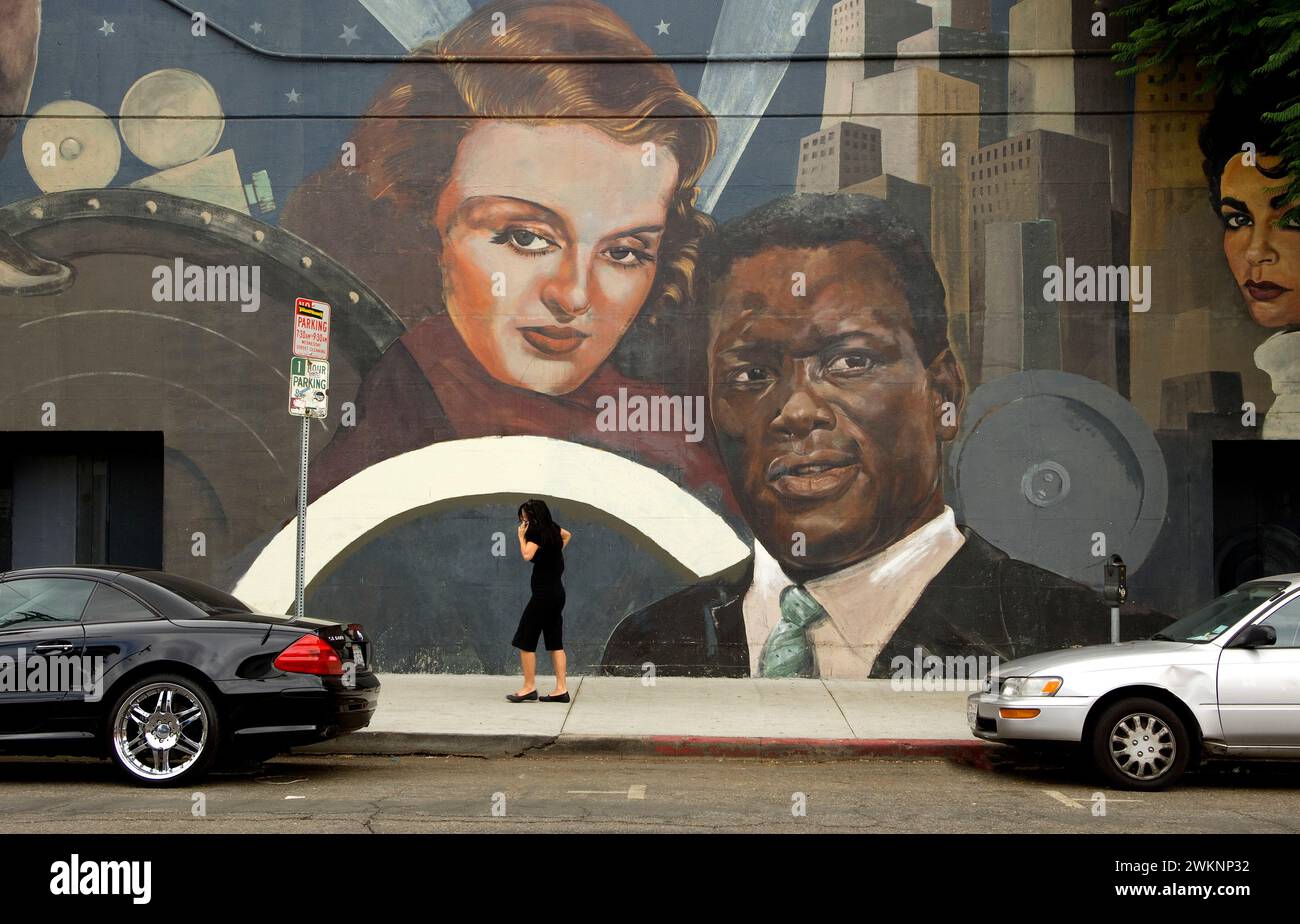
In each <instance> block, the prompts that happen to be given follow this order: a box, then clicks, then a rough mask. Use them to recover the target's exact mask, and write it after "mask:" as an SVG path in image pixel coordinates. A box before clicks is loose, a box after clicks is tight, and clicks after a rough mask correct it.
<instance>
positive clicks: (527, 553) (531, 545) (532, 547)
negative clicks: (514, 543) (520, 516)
mask: <svg viewBox="0 0 1300 924" xmlns="http://www.w3.org/2000/svg"><path fill="white" fill-rule="evenodd" d="M527 532H528V524H527V523H520V524H519V554H520V555H522V556H524V561H532V560H533V556H534V555H536V554H537V543H536V542H529V541H528V540H527V539H525V538H524V535H525V534H526V533H527Z"/></svg>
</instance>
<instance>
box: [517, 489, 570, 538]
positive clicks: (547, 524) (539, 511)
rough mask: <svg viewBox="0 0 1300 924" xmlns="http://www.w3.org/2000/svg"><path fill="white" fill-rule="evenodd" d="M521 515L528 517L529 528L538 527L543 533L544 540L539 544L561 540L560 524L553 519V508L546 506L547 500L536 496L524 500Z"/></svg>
mask: <svg viewBox="0 0 1300 924" xmlns="http://www.w3.org/2000/svg"><path fill="white" fill-rule="evenodd" d="M519 516H526V517H528V528H529V529H530V530H531V529H532V528H533V527H536V528H537V531H538V532H540V533H541V535H542V542H540V543H538V545H541V544H543V543H551V542H559V541H560V527H559V524H557V523H556V522H555V521H554V520H552V519H551V508H550V507H547V506H546V501H543V500H537V499H536V498H533V499H532V500H526V501H524V502H523V503H522V504H520V505H519Z"/></svg>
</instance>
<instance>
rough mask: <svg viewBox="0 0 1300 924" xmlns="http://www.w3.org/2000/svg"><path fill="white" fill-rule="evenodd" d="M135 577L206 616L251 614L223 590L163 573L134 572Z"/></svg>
mask: <svg viewBox="0 0 1300 924" xmlns="http://www.w3.org/2000/svg"><path fill="white" fill-rule="evenodd" d="M134 574H135V577H138V578H140V579H142V580H145V581H148V582H149V583H150V584H157V585H158V586H159V587H161V588H162V589H163V590H169V591H171V592H172V593H174V594H175V595H176V596H178V597H180V598H181V599H182V600H184V601H186V602H187V603H191V604H193V605H194V606H197V607H198V608H199V609H201V610H202V611H203V612H205V613H207V614H208V615H213V616H214V615H217V614H219V613H248V612H251V610H249V608H248V607H247V606H245V605H244V603H243V601H241V600H239V599H237V598H235V597H232V596H231V595H230V594H228V593H226V592H225V591H223V590H217V588H215V587H209V586H208V585H207V584H204V583H201V582H199V581H194V580H191V579H190V578H186V577H181V576H180V575H177V574H167V573H166V572H164V571H136V572H135V573H134Z"/></svg>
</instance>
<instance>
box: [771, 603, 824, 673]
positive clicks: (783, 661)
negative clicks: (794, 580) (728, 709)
mask: <svg viewBox="0 0 1300 924" xmlns="http://www.w3.org/2000/svg"><path fill="white" fill-rule="evenodd" d="M827 615H828V614H827V612H826V610H824V609H822V605H821V604H820V603H818V602H817V601H816V600H814V599H813V597H812V594H810V593H808V591H806V590H804V589H803V588H802V587H801V586H799V585H798V584H791V585H790V586H789V587H787V588H786V589H785V590H783V591H781V618H780V619H779V620H778V621H777V624H776V628H774V629H773V630H772V634H771V635H769V636H768V637H767V644H766V645H764V646H763V657H762V658H761V659H760V662H759V676H761V677H811V676H812V673H813V650H812V644H811V643H810V642H809V641H808V629H809V627H810V626H812V624H813V623H815V622H817V621H818V620H819V619H823V618H825V617H826V616H827Z"/></svg>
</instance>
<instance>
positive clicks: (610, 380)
mask: <svg viewBox="0 0 1300 924" xmlns="http://www.w3.org/2000/svg"><path fill="white" fill-rule="evenodd" d="M502 16H504V19H502V18H501V17H502ZM501 23H504V32H503V30H502V28H501ZM592 57H598V58H600V59H601V60H599V61H587V60H584V58H592ZM422 58H423V59H426V60H419V59H422ZM435 59H436V60H435ZM611 60H613V61H617V62H618V63H611ZM352 140H353V141H354V143H355V145H356V166H355V167H336V168H331V169H328V170H326V171H323V173H322V174H318V175H317V176H316V177H313V178H312V179H311V180H309V181H308V183H306V184H304V186H303V187H302V188H301V189H300V190H299V191H298V192H297V193H295V195H294V197H293V198H292V199H291V200H290V202H289V204H288V205H287V207H286V209H285V214H284V218H283V220H282V224H283V225H284V226H285V227H287V228H289V229H290V230H292V231H294V232H295V233H297V234H299V235H300V236H302V237H306V238H308V239H310V240H312V242H313V243H315V244H317V245H318V246H320V247H322V249H324V250H326V251H327V252H329V253H330V254H331V255H332V256H334V257H336V258H338V259H340V260H341V261H342V262H343V263H345V264H346V265H347V266H348V267H349V268H350V269H351V270H353V271H354V272H356V273H357V274H358V275H359V276H360V277H361V278H362V279H364V280H365V281H366V282H367V283H369V284H370V285H372V286H373V287H374V288H375V289H376V290H377V291H378V292H379V293H380V294H381V295H383V296H384V297H385V299H386V300H387V301H388V302H389V304H390V305H391V306H392V307H393V309H394V310H395V311H396V312H397V314H398V315H399V316H401V317H402V318H403V319H404V320H405V321H406V323H407V324H408V325H409V326H410V329H409V330H408V331H407V333H406V334H405V335H403V336H402V337H401V338H400V339H399V340H398V341H396V342H395V343H393V344H392V345H391V346H390V347H389V349H388V350H387V352H386V353H385V354H384V356H383V357H382V358H381V359H380V361H379V362H378V363H377V364H376V366H375V367H374V368H373V369H372V370H371V372H370V373H369V375H368V377H367V379H366V381H365V382H364V383H363V384H362V387H361V391H360V394H359V397H358V415H357V418H358V419H357V424H356V426H355V427H354V428H350V429H349V428H343V429H340V430H339V432H338V435H336V436H335V438H334V440H333V441H332V443H331V444H330V445H329V446H328V447H327V448H326V449H325V450H323V451H322V453H321V455H320V456H319V457H318V458H317V459H315V460H313V462H312V468H311V479H312V481H311V492H310V493H311V494H312V496H313V497H314V496H318V495H319V494H321V493H322V492H324V491H325V490H328V489H329V488H331V487H333V486H334V485H336V484H338V483H340V482H341V481H343V480H344V479H346V478H347V477H349V476H351V475H352V474H355V473H356V472H358V471H360V470H361V469H363V468H366V467H368V466H370V465H372V464H374V463H375V462H378V461H381V460H383V459H385V458H388V457H390V456H393V455H396V454H398V453H401V452H405V451H408V450H411V449H415V448H418V447H421V446H425V445H428V444H430V443H433V442H437V441H441V440H448V439H457V438H466V437H478V436H496V435H513V434H532V435H541V436H551V437H556V438H559V439H564V440H573V441H576V442H586V443H589V444H593V445H597V446H600V447H602V448H608V449H612V450H614V451H617V452H621V453H625V454H631V455H633V456H636V457H638V458H639V461H642V462H645V463H647V464H651V465H655V466H657V467H659V468H661V469H668V470H670V472H671V473H674V474H677V475H679V476H680V480H681V481H684V482H686V483H687V484H688V485H693V486H695V487H697V488H698V487H701V486H704V485H714V486H720V485H722V484H724V483H725V477H724V476H723V474H722V471H721V469H720V467H719V466H718V464H717V462H716V459H715V457H714V455H713V453H712V452H711V451H710V449H709V448H708V442H707V441H699V440H695V441H686V440H684V439H683V434H682V433H680V432H676V433H673V432H637V433H622V432H608V428H599V427H598V426H597V419H598V412H597V407H598V405H597V402H598V401H599V400H600V399H601V398H602V397H605V399H606V401H608V400H610V399H611V398H617V397H618V396H619V395H620V390H621V389H626V390H627V392H628V394H638V393H643V394H646V395H652V394H656V393H657V394H663V393H665V392H666V391H668V390H670V389H673V388H682V387H684V386H685V383H686V382H687V381H688V378H687V376H685V375H684V374H683V372H682V371H681V370H682V368H683V365H684V362H685V360H687V359H688V358H689V356H688V353H689V350H690V349H691V343H690V341H689V339H688V338H687V337H686V336H685V327H686V325H684V324H683V323H682V319H684V318H685V317H686V315H687V311H688V310H689V308H690V298H691V288H692V277H693V274H694V269H695V262H696V259H697V256H698V253H699V249H700V242H701V240H702V238H703V237H704V236H705V234H706V233H707V232H709V231H710V230H711V228H712V222H711V221H710V219H709V218H708V217H707V216H706V215H704V214H702V213H701V212H699V211H697V210H696V209H695V207H694V202H695V197H696V194H697V186H696V184H697V183H698V181H699V178H700V176H701V174H702V173H703V171H704V168H705V166H706V165H707V164H708V162H709V160H710V158H711V157H712V156H713V152H714V148H715V144H716V127H715V123H714V119H713V117H712V116H711V115H710V114H709V113H708V112H707V110H705V109H704V107H703V106H702V105H701V104H700V103H699V101H698V100H696V99H695V98H693V97H692V96H690V95H689V94H688V93H686V92H685V91H684V90H683V89H682V88H681V86H680V85H679V84H678V82H677V79H676V77H675V76H674V74H673V72H672V69H671V68H670V67H668V66H667V65H665V64H662V63H656V62H655V61H654V60H653V53H652V52H651V50H650V49H649V48H648V47H647V46H646V45H645V43H644V42H642V41H641V39H640V38H638V37H637V36H636V34H635V33H634V32H633V31H632V30H631V28H630V27H629V26H628V25H627V24H626V23H625V22H623V20H621V19H620V18H619V17H618V16H616V15H615V14H614V13H613V12H611V11H610V10H609V9H608V8H606V7H604V6H602V5H601V4H599V3H595V2H592V0H564V2H555V3H552V2H543V3H537V2H520V0H507V2H502V3H498V4H492V5H490V6H487V7H483V8H482V9H481V10H479V11H477V12H475V13H472V14H471V15H470V16H469V17H468V18H467V19H466V20H465V21H464V22H462V23H461V24H460V25H458V26H457V27H456V28H454V29H453V30H451V31H450V32H449V33H447V35H446V36H444V37H443V38H442V39H441V40H440V41H437V42H435V43H432V44H430V45H428V46H426V47H424V48H422V49H419V50H418V51H417V52H416V53H415V56H414V60H412V61H411V62H409V63H404V64H402V65H399V66H398V67H397V68H396V69H395V72H394V74H393V75H392V77H391V78H390V79H389V80H388V81H387V83H386V84H385V85H384V86H383V87H382V88H381V89H380V91H379V92H378V94H377V96H376V98H375V101H374V102H373V104H372V105H371V107H370V109H369V111H368V112H367V113H366V114H365V115H364V116H363V117H362V118H361V119H360V120H359V123H358V127H357V129H356V130H355V132H354V134H353V136H352ZM340 218H341V220H340ZM346 308H347V306H346V305H344V306H342V307H341V309H340V310H346ZM633 325H636V326H637V332H638V340H637V343H636V344H635V346H636V349H635V350H628V351H625V352H624V353H622V354H621V355H619V356H618V360H619V362H620V363H621V364H622V365H623V366H624V367H628V368H631V369H632V374H631V375H629V374H627V369H626V368H624V369H620V368H617V367H616V366H615V363H614V361H613V360H612V359H611V357H612V355H613V354H615V351H616V349H617V348H618V347H619V345H620V342H621V341H622V340H623V338H624V336H625V335H627V334H629V331H630V330H631V329H632V328H633ZM661 338H662V339H663V346H664V349H661V350H655V349H653V348H652V347H653V345H654V343H655V342H656V341H657V340H660V339H661Z"/></svg>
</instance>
